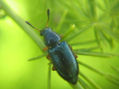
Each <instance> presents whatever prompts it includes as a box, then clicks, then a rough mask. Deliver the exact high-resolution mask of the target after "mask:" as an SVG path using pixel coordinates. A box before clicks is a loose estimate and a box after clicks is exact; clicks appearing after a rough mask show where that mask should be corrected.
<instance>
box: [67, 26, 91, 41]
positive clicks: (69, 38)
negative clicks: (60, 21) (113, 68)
mask: <svg viewBox="0 0 119 89" xmlns="http://www.w3.org/2000/svg"><path fill="white" fill-rule="evenodd" d="M89 27H91V25H89V26H87V27H86V28H83V29H81V30H79V31H78V32H76V33H74V34H72V35H71V36H69V37H67V38H66V39H65V40H66V41H67V42H70V41H71V40H72V39H75V38H76V37H77V36H79V35H80V34H81V33H82V32H85V31H86V30H88V28H89Z"/></svg>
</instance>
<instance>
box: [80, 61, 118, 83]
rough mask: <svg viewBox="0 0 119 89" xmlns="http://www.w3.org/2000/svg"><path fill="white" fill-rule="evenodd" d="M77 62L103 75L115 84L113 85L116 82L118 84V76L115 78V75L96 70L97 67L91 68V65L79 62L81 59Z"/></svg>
mask: <svg viewBox="0 0 119 89" xmlns="http://www.w3.org/2000/svg"><path fill="white" fill-rule="evenodd" d="M78 63H79V64H81V65H82V66H84V67H86V68H88V69H90V70H92V71H94V72H95V73H98V74H99V75H101V76H103V77H104V78H106V79H107V80H108V81H110V82H112V83H113V84H115V85H117V84H118V85H119V78H117V77H115V76H113V75H111V74H105V73H103V72H101V71H99V70H97V69H95V68H93V67H91V66H89V65H87V64H85V63H83V62H81V61H78Z"/></svg>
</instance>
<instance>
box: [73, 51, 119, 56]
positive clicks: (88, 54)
mask: <svg viewBox="0 0 119 89" xmlns="http://www.w3.org/2000/svg"><path fill="white" fill-rule="evenodd" d="M74 52H75V53H76V54H77V55H85V56H97V57H113V56H119V54H111V53H99V52H84V51H80V50H74Z"/></svg>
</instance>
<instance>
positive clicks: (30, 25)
mask: <svg viewBox="0 0 119 89" xmlns="http://www.w3.org/2000/svg"><path fill="white" fill-rule="evenodd" d="M25 22H26V23H27V24H28V25H29V26H31V27H32V28H33V29H36V30H38V31H40V30H39V29H38V28H36V27H34V26H33V25H32V24H31V23H29V22H28V21H25Z"/></svg>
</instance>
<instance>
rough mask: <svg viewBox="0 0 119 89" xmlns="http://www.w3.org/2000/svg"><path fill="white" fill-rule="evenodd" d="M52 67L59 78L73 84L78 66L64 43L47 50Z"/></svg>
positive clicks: (76, 76)
mask: <svg viewBox="0 0 119 89" xmlns="http://www.w3.org/2000/svg"><path fill="white" fill-rule="evenodd" d="M49 54H50V56H51V58H52V62H53V65H54V66H55V68H56V70H57V72H58V73H59V75H60V76H61V77H63V78H64V79H65V80H67V81H68V82H70V83H72V84H75V83H76V82H77V79H78V71H79V68H78V64H77V61H76V59H75V57H74V55H73V53H72V51H71V50H70V48H69V46H68V44H67V43H66V42H61V43H60V44H58V45H57V46H56V47H54V48H51V49H49Z"/></svg>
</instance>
